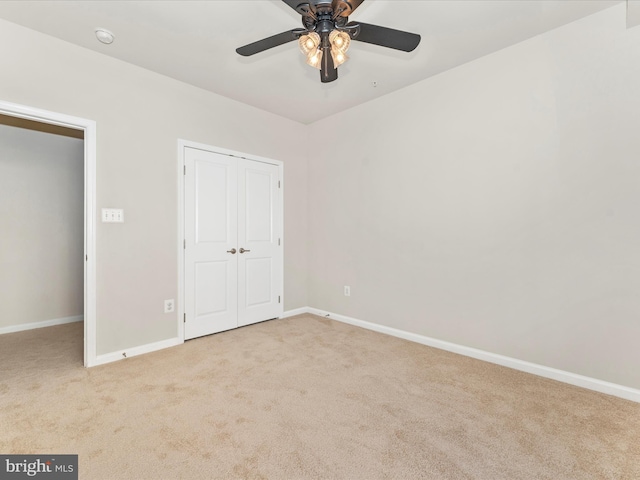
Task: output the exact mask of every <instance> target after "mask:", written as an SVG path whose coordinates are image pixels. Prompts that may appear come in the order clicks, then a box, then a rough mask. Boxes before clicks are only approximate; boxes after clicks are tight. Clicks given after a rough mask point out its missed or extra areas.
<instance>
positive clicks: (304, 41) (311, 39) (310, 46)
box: [298, 32, 320, 55]
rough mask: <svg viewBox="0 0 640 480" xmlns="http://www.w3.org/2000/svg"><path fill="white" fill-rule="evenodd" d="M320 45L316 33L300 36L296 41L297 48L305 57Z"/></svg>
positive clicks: (318, 36)
mask: <svg viewBox="0 0 640 480" xmlns="http://www.w3.org/2000/svg"><path fill="white" fill-rule="evenodd" d="M318 45H320V35H318V34H317V33H316V32H309V33H308V34H307V35H302V36H301V37H300V39H299V40H298V46H299V47H300V50H301V51H302V53H304V54H305V55H308V54H309V53H310V52H312V51H313V50H314V49H316V48H317V47H318Z"/></svg>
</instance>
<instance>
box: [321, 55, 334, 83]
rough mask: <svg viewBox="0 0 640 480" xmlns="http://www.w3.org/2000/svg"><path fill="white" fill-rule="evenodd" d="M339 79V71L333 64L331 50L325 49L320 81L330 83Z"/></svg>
mask: <svg viewBox="0 0 640 480" xmlns="http://www.w3.org/2000/svg"><path fill="white" fill-rule="evenodd" d="M337 79H338V69H337V68H336V67H335V66H334V64H333V56H331V49H329V48H324V49H323V53H322V65H321V68H320V81H321V82H322V83H329V82H333V81H334V80H337Z"/></svg>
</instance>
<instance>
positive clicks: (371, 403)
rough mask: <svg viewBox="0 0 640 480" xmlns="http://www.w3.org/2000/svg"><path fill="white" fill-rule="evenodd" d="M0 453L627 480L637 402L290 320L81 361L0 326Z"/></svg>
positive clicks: (309, 320)
mask: <svg viewBox="0 0 640 480" xmlns="http://www.w3.org/2000/svg"><path fill="white" fill-rule="evenodd" d="M0 361H1V364H0V365H1V368H2V374H1V376H0V453H77V454H79V462H80V478H81V479H110V480H113V479H127V480H137V479H141V480H142V479H214V478H266V479H306V478H335V479H378V478H389V479H413V478H427V479H487V480H497V479H508V480H518V479H550V480H563V479H598V480H601V479H625V480H626V479H628V480H633V479H639V478H640V404H636V403H633V402H629V401H625V400H621V399H618V398H615V397H610V396H607V395H602V394H598V393H594V392H591V391H588V390H583V389H580V388H577V387H571V386H568V385H564V384H561V383H557V382H554V381H551V380H546V379H543V378H539V377H536V376H533V375H528V374H525V373H521V372H517V371H514V370H510V369H507V368H503V367H499V366H496V365H492V364H487V363H483V362H480V361H477V360H473V359H469V358H466V357H462V356H458V355H455V354H452V353H448V352H444V351H440V350H436V349H433V348H429V347H425V346H422V345H418V344H414V343H410V342H407V341H404V340H400V339H397V338H393V337H388V336H385V335H381V334H378V333H374V332H370V331H367V330H362V329H358V328H356V327H351V326H348V325H344V324H341V323H337V322H334V321H331V320H327V319H322V318H319V317H314V316H311V315H304V316H299V317H293V318H289V319H285V320H274V321H270V322H265V323H261V324H258V325H253V326H251V327H245V328H242V329H238V330H234V331H230V332H225V333H221V334H218V335H213V336H209V337H205V338H201V339H198V340H193V341H190V342H187V343H186V344H185V345H183V346H179V347H175V348H172V349H168V350H164V351H161V352H156V353H152V354H148V355H144V356H140V357H135V358H130V359H127V360H123V361H121V362H117V363H114V364H110V365H105V366H101V367H95V368H92V369H89V370H87V369H84V368H83V367H82V365H81V362H82V325H81V324H70V325H63V326H58V327H51V328H45V329H41V330H38V331H28V332H20V333H14V334H8V335H3V336H0Z"/></svg>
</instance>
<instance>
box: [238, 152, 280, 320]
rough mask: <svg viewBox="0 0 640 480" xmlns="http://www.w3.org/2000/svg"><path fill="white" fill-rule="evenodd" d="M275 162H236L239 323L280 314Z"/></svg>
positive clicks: (278, 209)
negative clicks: (273, 163)
mask: <svg viewBox="0 0 640 480" xmlns="http://www.w3.org/2000/svg"><path fill="white" fill-rule="evenodd" d="M278 180H279V168H278V166H277V165H272V164H268V163H262V162H257V161H249V160H243V161H241V162H240V163H239V165H238V245H239V247H240V250H239V252H240V253H239V256H238V325H248V324H251V323H255V322H260V321H263V320H267V319H270V318H275V317H278V316H280V315H281V314H282V303H281V292H280V288H281V287H280V285H281V274H282V273H281V267H280V265H282V248H281V245H279V243H280V241H279V240H280V239H279V237H278V232H279V231H280V225H281V224H280V222H281V221H282V219H281V218H280V217H281V213H280V212H281V201H282V200H281V195H280V189H279V186H278Z"/></svg>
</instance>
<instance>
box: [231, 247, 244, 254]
mask: <svg viewBox="0 0 640 480" xmlns="http://www.w3.org/2000/svg"><path fill="white" fill-rule="evenodd" d="M227 253H230V254H231V255H233V254H234V253H236V249H235V248H232V249H231V250H227ZM240 253H242V252H240Z"/></svg>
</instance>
